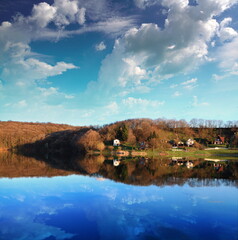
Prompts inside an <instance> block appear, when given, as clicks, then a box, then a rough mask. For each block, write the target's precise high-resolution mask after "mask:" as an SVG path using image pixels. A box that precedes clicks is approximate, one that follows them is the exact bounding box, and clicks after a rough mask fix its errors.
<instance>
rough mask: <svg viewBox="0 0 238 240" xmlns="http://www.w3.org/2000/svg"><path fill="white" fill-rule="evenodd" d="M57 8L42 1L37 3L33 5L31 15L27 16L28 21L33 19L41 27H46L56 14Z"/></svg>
mask: <svg viewBox="0 0 238 240" xmlns="http://www.w3.org/2000/svg"><path fill="white" fill-rule="evenodd" d="M56 11H57V8H56V7H54V6H51V5H49V4H48V3H45V2H42V3H39V4H38V5H34V7H33V10H32V16H31V17H29V19H30V21H33V22H34V21H35V22H36V23H37V25H38V26H39V27H41V28H44V27H46V26H47V25H48V24H49V23H50V22H51V21H53V19H54V18H55V16H56Z"/></svg>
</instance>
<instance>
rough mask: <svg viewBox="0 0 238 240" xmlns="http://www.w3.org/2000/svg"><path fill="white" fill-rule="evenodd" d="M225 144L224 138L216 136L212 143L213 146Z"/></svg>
mask: <svg viewBox="0 0 238 240" xmlns="http://www.w3.org/2000/svg"><path fill="white" fill-rule="evenodd" d="M224 143H225V137H221V136H220V135H218V136H217V138H216V139H215V141H214V144H218V145H219V144H224Z"/></svg>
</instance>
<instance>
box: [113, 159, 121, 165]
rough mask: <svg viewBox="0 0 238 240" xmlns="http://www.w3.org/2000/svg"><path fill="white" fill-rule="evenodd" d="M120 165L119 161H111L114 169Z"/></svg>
mask: <svg viewBox="0 0 238 240" xmlns="http://www.w3.org/2000/svg"><path fill="white" fill-rule="evenodd" d="M120 163H121V162H120V161H119V160H117V159H114V160H113V166H115V167H118V166H119V165H120Z"/></svg>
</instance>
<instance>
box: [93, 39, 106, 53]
mask: <svg viewBox="0 0 238 240" xmlns="http://www.w3.org/2000/svg"><path fill="white" fill-rule="evenodd" d="M106 48H107V46H106V45H105V43H104V42H103V41H102V42H100V43H99V44H96V46H95V49H96V50H97V51H103V50H105V49H106Z"/></svg>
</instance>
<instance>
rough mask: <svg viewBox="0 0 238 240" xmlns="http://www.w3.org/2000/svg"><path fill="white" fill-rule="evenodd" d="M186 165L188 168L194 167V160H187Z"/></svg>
mask: <svg viewBox="0 0 238 240" xmlns="http://www.w3.org/2000/svg"><path fill="white" fill-rule="evenodd" d="M186 167H187V168H188V169H190V168H193V162H192V161H187V162H186Z"/></svg>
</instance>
